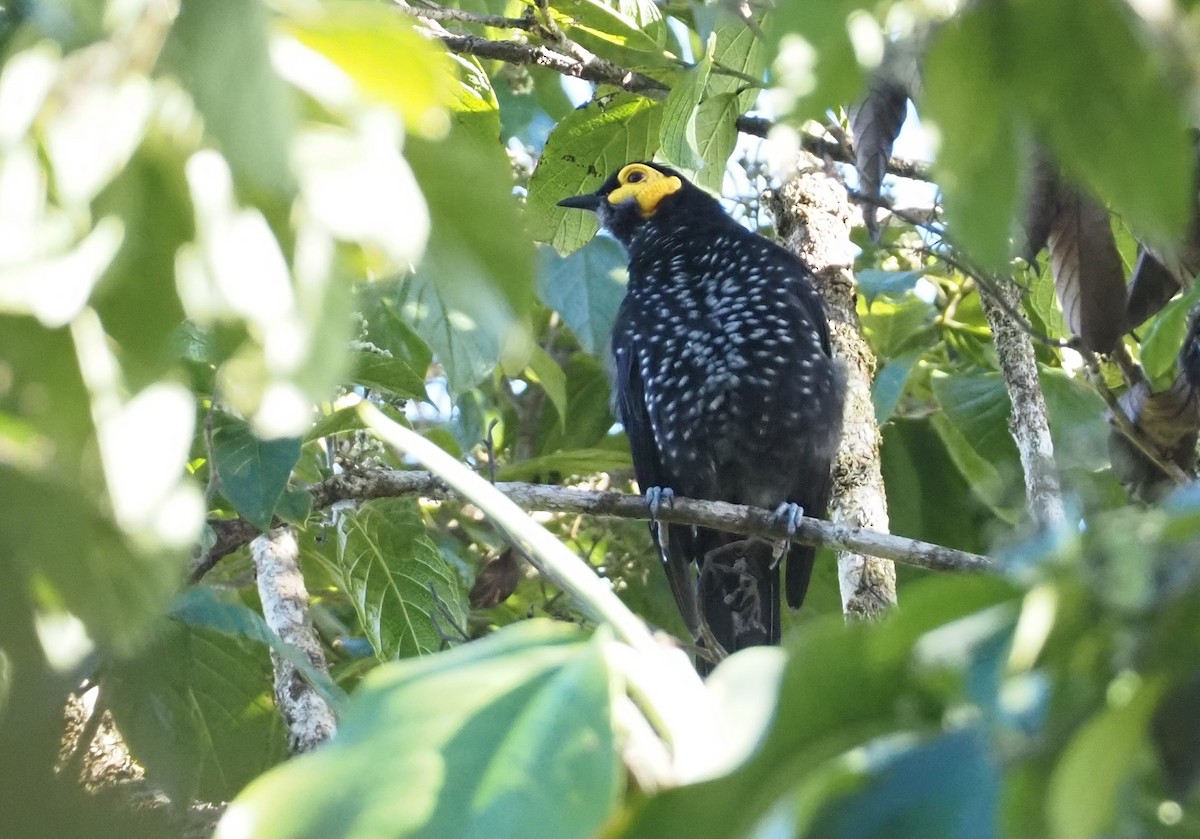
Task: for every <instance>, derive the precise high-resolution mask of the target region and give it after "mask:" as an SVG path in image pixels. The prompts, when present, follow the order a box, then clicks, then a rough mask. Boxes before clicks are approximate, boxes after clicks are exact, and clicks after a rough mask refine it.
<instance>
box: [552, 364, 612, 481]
mask: <svg viewBox="0 0 1200 839" xmlns="http://www.w3.org/2000/svg"><path fill="white" fill-rule="evenodd" d="M564 369H565V371H566V376H567V393H566V399H567V407H566V414H565V422H558V423H554V422H550V421H549V420H548V419H547V418H543V420H542V423H541V427H540V428H539V429H538V444H537V451H538V452H539V453H542V454H548V453H550V452H558V451H561V450H567V451H571V450H577V449H590V448H592V447H599V446H601V445H604V443H605V442H606V439H607V441H608V442H615V438H607V435H608V432H609V429H611V428H612V426H613V423H614V422H616V420H615V418H614V417H613V415H612V384H611V383H610V381H609V378H608V373H607V372H606V371H605V369H604V367H603V366H602V365H601V363H600V362H599V361H597V360H596V359H594V358H592V357H591V356H589V355H585V354H583V353H576V354H575V355H573V356H571V358H570V359H569V360H568V361H567V364H566V366H565V368H564ZM614 448H616V446H614ZM618 456H619V457H620V458H621V460H622V461H624V455H623V454H619V455H618Z"/></svg>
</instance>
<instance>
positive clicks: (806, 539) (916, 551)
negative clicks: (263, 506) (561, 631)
mask: <svg viewBox="0 0 1200 839" xmlns="http://www.w3.org/2000/svg"><path fill="white" fill-rule="evenodd" d="M496 489H498V490H499V491H500V492H502V493H504V494H505V495H507V496H508V497H509V498H511V499H512V500H513V501H514V502H516V504H517V505H518V506H519V507H521V508H522V509H523V510H526V511H530V512H532V511H543V512H554V513H583V514H586V515H593V516H610V517H614V518H626V519H643V520H645V519H647V518H648V512H647V508H646V501H645V499H644V498H642V497H641V496H640V495H630V494H628V493H621V492H600V491H597V490H583V489H573V488H571V487H561V486H553V485H549V484H528V483H519V482H511V483H505V482H501V483H498V484H496ZM309 491H310V492H311V493H312V497H313V509H318V510H319V509H324V508H326V507H329V506H331V505H332V504H334V503H335V502H338V501H350V500H353V501H369V500H371V499H373V498H398V497H401V496H419V497H421V498H428V499H432V500H437V499H447V498H457V497H458V496H457V495H456V494H455V493H454V492H453V491H452V490H450V489H449V488H448V487H447V486H446V485H445V484H444V483H442V482H441V481H440V480H438V478H437V477H435V476H434V475H433V474H431V473H429V472H423V471H400V470H395V469H361V470H354V471H349V472H343V473H342V474H339V475H334V476H333V477H331V478H327V479H326V480H324V481H322V482H321V483H319V484H314V485H313V486H312V487H310V489H309ZM658 517H659V520H661V521H664V522H670V523H672V524H696V525H700V526H702V527H712V528H715V529H717V530H724V531H726V532H729V533H741V534H744V535H757V536H762V537H764V538H772V539H778V538H782V537H784V536H786V535H787V530H786V526H785V525H784V524H783V523H781V522H780V521H778V520H777V518H776V517H775V515H774V513H773V512H772V511H770V510H764V509H760V508H758V507H744V506H742V505H740V504H728V503H725V502H723V501H697V500H693V499H689V498H676V499H675V500H674V501H672V503H671V505H670V506H669V507H665V508H663V509H662V510H661V511H660V512H659V515H658ZM209 524H210V526H212V527H213V528H214V529H215V530H216V531H217V545H216V546H215V547H214V548H212V549H211V550H210V551H209V552H208V553H207V554H206V555H205V557H204V558H202V560H201V561H200V562H199V563H197V566H196V570H195V571H194V572H193V579H199V578H200V577H202V576H204V574H205V573H206V572H207V571H208V570H209V569H211V568H212V567H213V566H214V565H215V564H216V563H217V562H218V561H220V559H221V558H222V557H223V556H226V555H228V554H229V553H231V552H233V551H235V550H237V549H238V548H239V547H241V546H242V545H246V544H248V543H249V542H250V541H251V540H252V539H254V537H255V536H257V534H258V531H256V530H255V529H254V526H253V525H252V524H250V523H249V522H246V521H244V520H242V519H228V520H222V521H212V522H210V523H209ZM795 541H797V542H800V543H803V544H806V545H824V546H826V547H830V548H835V549H839V550H850V551H858V552H860V553H864V554H870V555H871V556H878V557H883V558H885V559H890V560H893V561H895V562H903V563H905V564H906V565H914V566H917V567H919V568H926V569H928V570H931V571H987V570H990V569H992V568H993V567H994V566H993V564H992V562H991V561H990V560H989V559H988V558H987V557H983V556H980V555H978V554H973V553H969V552H967V551H959V550H955V549H953V548H946V547H943V546H941V545H934V544H931V543H929V542H922V541H920V540H918V539H906V538H904V537H902V536H893V535H891V534H888V533H878V532H874V531H871V530H865V529H861V528H858V527H853V526H850V525H847V524H844V523H833V522H828V521H824V520H822V519H812V518H807V517H806V518H804V520H803V522H802V523H801V526H800V530H799V532H798V533H797V534H796V536H795ZM218 550H219V551H221V552H220V553H218Z"/></svg>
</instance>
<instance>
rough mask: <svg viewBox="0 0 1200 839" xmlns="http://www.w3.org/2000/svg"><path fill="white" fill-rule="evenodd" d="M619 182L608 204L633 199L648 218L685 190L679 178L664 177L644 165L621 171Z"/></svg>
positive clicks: (632, 166)
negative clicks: (672, 196) (663, 204)
mask: <svg viewBox="0 0 1200 839" xmlns="http://www.w3.org/2000/svg"><path fill="white" fill-rule="evenodd" d="M617 180H618V181H619V182H620V184H621V185H620V186H619V187H617V188H616V189H614V190H613V191H612V192H610V193H609V194H608V203H609V204H620V203H621V202H622V201H628V200H629V199H630V198H632V199H634V200H635V201H637V203H638V207H639V208H640V209H641V211H642V215H643V216H645V217H646V218H649V217H650V216H652V215H654V211H655V210H657V209H658V204H659V202H660V201H662V200H663V199H664V198H666V197H667V196H668V195H671V194H672V193H675V192H678V191H679V190H680V189H682V188H683V181H681V180H679V178H677V177H675V176H674V175H664V174H663V173H662V172H660V171H658V170H657V169H655V168H654V167H653V166H646V165H645V164H643V163H630V164H629V165H628V166H626V167H625V168H624V169H622V170H621V171H620V173H619V174H618V175H617Z"/></svg>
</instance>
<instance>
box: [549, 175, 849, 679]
mask: <svg viewBox="0 0 1200 839" xmlns="http://www.w3.org/2000/svg"><path fill="white" fill-rule="evenodd" d="M559 204H560V206H564V207H575V208H578V209H585V210H592V211H595V212H596V213H597V214H598V216H599V218H600V223H601V225H602V226H603V227H604V228H605V229H607V230H608V231H609V232H610V233H611V234H612V235H613V236H615V237H616V238H617V240H618V241H620V242H621V243H622V244H623V245H624V246H625V249H626V251H627V253H628V256H629V285H628V288H627V290H626V294H625V299H624V300H623V301H622V303H621V307H620V310H619V311H618V314H617V319H616V324H615V327H614V330H613V338H612V361H613V365H614V367H615V376H614V378H615V387H616V394H615V401H616V406H617V413H618V416H619V418H620V420H621V422H622V424H623V425H624V426H625V431H626V433H627V434H628V436H629V442H630V447H631V449H632V452H633V464H634V470H635V472H636V474H637V479H638V484H639V485H640V486H641V488H642V492H643V493H645V494H646V496H647V498H648V499H649V500H650V504H651V512H652V514H653V513H654V512H655V511H656V510H657V509H658V507H659V505H660V504H661V503H664V502H665V503H669V499H670V498H671V497H673V496H674V495H679V496H681V497H689V498H703V499H711V500H720V501H730V502H734V503H738V504H750V505H755V506H759V507H766V508H768V509H771V510H775V511H776V512H777V515H779V516H781V517H785V518H787V520H788V521H789V523H790V524H791V525H792V526H793V527H794V524H795V521H796V517H797V515H798V514H799V513H800V512H801V511H803V512H804V513H805V514H807V515H810V516H817V517H821V516H824V515H825V513H826V508H827V506H828V503H829V493H830V488H831V477H830V467H831V464H832V462H833V457H834V453H835V451H836V449H837V446H838V442H839V440H840V437H841V429H842V406H843V401H844V393H845V378H844V375H843V374H842V369H841V366H840V364H839V363H838V362H836V361H835V360H834V358H833V354H832V351H831V349H830V345H829V326H828V322H827V320H826V317H825V309H824V305H823V301H822V300H821V297H820V296H819V295H818V294H817V292H816V290H815V289H814V288H813V286H812V284H811V282H810V280H809V274H808V272H807V271H806V269H805V268H804V266H803V265H801V264H800V262H799V261H798V260H797V259H796V258H795V257H794V256H792V254H790V253H788V252H787V251H786V250H784V249H783V248H781V247H780V246H779V245H776V244H775V243H774V242H771V241H770V240H768V239H766V238H764V237H762V236H759V235H758V234H755V233H751V232H750V231H749V230H747V229H746V228H744V227H742V226H741V225H740V224H738V223H737V222H736V221H734V220H733V219H732V218H730V217H729V215H728V214H726V212H725V211H724V209H723V208H722V207H721V205H720V203H719V202H718V201H717V200H716V199H715V198H713V197H712V196H710V195H709V194H708V193H706V192H704V191H703V190H701V189H699V188H698V187H696V186H695V185H693V184H692V183H690V182H689V181H688V180H687V179H686V178H684V177H683V176H682V175H681V174H679V173H678V172H676V171H674V170H673V169H669V168H667V167H665V166H660V165H658V164H655V163H630V164H628V165H626V166H624V167H623V168H622V169H621V170H620V171H619V172H617V173H616V174H614V175H612V176H611V177H610V178H609V179H608V180H606V181H605V182H604V184H603V185H602V186H601V187H600V189H598V190H597V191H596V192H595V193H591V194H587V195H578V196H574V197H571V198H567V199H564V200H562V201H560V202H559ZM651 530H652V532H653V533H654V536H655V541H656V543H657V545H658V547H659V549H660V551H661V553H662V559H663V564H664V568H665V569H666V572H667V577H668V579H669V581H670V584H671V590H672V592H673V594H674V595H675V600H676V602H677V603H678V605H679V608H680V611H681V613H682V615H683V618H684V622H685V623H686V624H687V626H688V629H689V630H690V631H691V632H692V634H693V636H694V637H695V638H696V639H697V640H698V641H699V642H700V644H701V646H705V639H707V640H708V641H710V642H711V641H712V640H715V641H717V642H718V643H719V644H720V645H721V646H722V647H723V648H724V649H725V651H726V652H734V651H735V650H739V649H742V648H744V647H748V646H753V645H756V644H774V643H778V641H779V635H780V611H779V610H780V606H779V602H780V592H779V586H780V571H779V559H780V558H781V557H780V556H779V553H780V551H781V550H786V552H787V576H786V583H787V585H786V593H787V602H788V605H790V606H791V607H792V608H798V607H799V606H800V604H801V603H802V602H803V600H804V595H805V593H806V591H807V589H808V582H809V578H810V576H811V575H812V566H813V554H814V550H813V548H810V547H807V546H803V545H792V544H791V543H790V541H789V542H787V543H786V544H785V546H784V547H783V548H780V549H774V550H773V548H772V545H770V544H768V543H766V542H763V541H761V540H753V539H752V540H746V539H745V538H744V537H741V536H738V535H735V534H730V533H723V532H720V531H716V530H711V529H708V528H703V527H692V526H686V525H674V524H673V525H668V526H666V527H665V532H664V528H662V527H660V526H659V525H658V524H657V522H653V521H652V525H651ZM693 566H695V569H696V570H694V569H693ZM697 570H698V572H699V577H698V580H697V575H696V572H697ZM709 630H711V633H710V632H709ZM698 664H699V665H700V667H701V669H702V670H707V666H706V665H705V664H704V663H703V662H698Z"/></svg>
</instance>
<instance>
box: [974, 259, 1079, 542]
mask: <svg viewBox="0 0 1200 839" xmlns="http://www.w3.org/2000/svg"><path fill="white" fill-rule="evenodd" d="M997 297H999V298H1000V299H999V300H997V299H996V298H997ZM982 299H983V312H984V314H985V315H986V316H987V321H988V325H989V326H990V327H991V328H992V336H993V338H994V340H995V343H996V356H997V357H998V358H999V360H1000V372H1001V373H1002V374H1003V375H1004V385H1005V387H1006V388H1007V389H1008V396H1009V400H1010V401H1011V402H1012V412H1011V413H1010V414H1009V416H1008V430H1009V433H1010V434H1012V438H1013V442H1014V443H1016V444H1017V452H1018V453H1019V454H1020V456H1021V468H1022V470H1023V471H1024V472H1025V503H1026V506H1027V507H1028V508H1029V515H1030V516H1031V517H1032V518H1033V520H1034V521H1035V522H1037V524H1038V525H1039V526H1041V527H1058V526H1059V525H1061V524H1062V523H1063V522H1064V521H1066V513H1065V512H1064V509H1063V496H1062V485H1061V484H1060V483H1059V480H1058V471H1057V467H1056V465H1055V461H1054V441H1053V440H1051V439H1050V421H1049V418H1048V415H1047V413H1046V397H1045V396H1044V395H1043V394H1042V386H1041V383H1040V382H1039V381H1038V371H1037V358H1036V357H1035V355H1034V351H1033V341H1032V340H1031V339H1030V337H1029V335H1028V334H1027V333H1026V332H1025V331H1024V330H1022V329H1021V327H1020V326H1019V325H1018V324H1017V323H1014V322H1013V319H1012V318H1011V317H1009V315H1008V314H1007V312H1006V310H1005V309H1006V308H1007V309H1009V310H1013V309H1016V308H1017V307H1019V306H1020V304H1021V298H1020V292H1019V291H1018V290H1017V287H1016V286H1015V285H1014V284H1013V283H1011V282H1009V283H1000V284H997V286H996V288H994V289H993V291H992V293H991V294H985V295H982ZM1001 303H1003V304H1006V305H1005V306H1002V305H1001Z"/></svg>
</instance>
